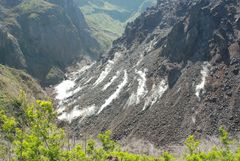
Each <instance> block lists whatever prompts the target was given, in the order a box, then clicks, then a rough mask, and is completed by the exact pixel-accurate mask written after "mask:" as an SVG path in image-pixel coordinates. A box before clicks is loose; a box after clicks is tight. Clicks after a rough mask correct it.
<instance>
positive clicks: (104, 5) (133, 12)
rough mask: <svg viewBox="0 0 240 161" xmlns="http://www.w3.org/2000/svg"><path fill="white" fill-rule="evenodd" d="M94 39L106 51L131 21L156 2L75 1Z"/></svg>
mask: <svg viewBox="0 0 240 161" xmlns="http://www.w3.org/2000/svg"><path fill="white" fill-rule="evenodd" d="M76 2H77V3H78V4H79V6H80V9H81V11H82V12H83V14H84V15H85V18H86V21H87V23H88V24H89V26H90V28H91V30H92V33H93V35H94V37H95V38H96V39H97V40H98V41H99V43H100V44H101V45H102V47H103V48H104V49H105V50H106V49H108V48H109V47H110V46H111V43H112V41H113V40H114V39H116V38H118V37H119V36H121V34H122V33H123V31H124V28H125V25H126V24H127V22H130V21H133V20H134V19H135V18H136V17H137V16H139V15H140V14H141V13H142V12H143V11H144V10H145V9H146V8H147V7H150V6H153V5H154V4H155V3H156V0H76Z"/></svg>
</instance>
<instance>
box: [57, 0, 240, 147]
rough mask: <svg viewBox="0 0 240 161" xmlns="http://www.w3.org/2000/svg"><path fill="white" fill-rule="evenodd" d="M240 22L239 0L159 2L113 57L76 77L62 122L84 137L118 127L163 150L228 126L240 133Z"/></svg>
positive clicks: (117, 134)
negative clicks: (163, 147)
mask: <svg viewBox="0 0 240 161" xmlns="http://www.w3.org/2000/svg"><path fill="white" fill-rule="evenodd" d="M239 17H240V2H238V1H234V0H232V1H221V0H213V1H209V0H195V1H192V0H182V1H178V0H159V2H158V5H157V6H156V7H153V8H151V9H149V10H147V11H146V12H145V13H143V14H142V15H141V16H140V17H139V18H137V19H136V20H135V22H133V23H131V24H128V26H127V28H126V31H125V34H124V35H123V36H122V37H121V38H120V39H118V40H116V41H115V42H114V47H113V48H112V50H111V51H110V52H109V57H108V60H106V59H105V60H102V61H101V62H99V63H96V64H93V65H92V66H91V68H89V69H88V70H87V71H86V72H81V71H79V73H80V74H76V75H75V76H73V77H74V79H76V80H77V81H75V86H74V87H73V88H72V89H71V90H70V91H71V92H72V93H70V95H71V96H69V97H68V98H65V99H64V104H60V107H61V108H62V109H63V110H62V109H61V110H62V111H60V113H59V119H61V120H68V121H70V122H71V123H72V127H73V129H74V131H75V132H78V133H83V132H86V133H87V134H92V135H96V134H97V133H99V132H100V131H102V130H105V129H110V130H112V131H113V134H114V138H116V139H119V140H120V139H123V138H125V139H127V140H128V139H132V138H135V139H143V140H148V141H151V142H152V143H154V144H156V145H165V144H171V143H180V142H181V141H182V140H184V139H185V138H186V137H187V136H188V135H189V134H196V135H197V136H198V137H201V136H205V135H216V134H218V128H219V127H220V126H225V127H226V129H227V130H229V131H230V132H231V134H235V133H237V132H239V130H240V129H239V125H240V124H239V118H240V113H239V111H240V110H239V107H240V101H239V98H240V97H239V96H240V95H239V94H240V92H239V89H240V86H239V85H240V82H239V81H240V74H239V65H240V64H239V33H240V30H239V27H238V19H239ZM74 79H73V80H74ZM79 87H81V89H80V91H78V90H77V91H76V89H79ZM72 109H74V110H73V111H72ZM69 111H70V113H69ZM76 111H77V112H76ZM73 112H75V113H74V114H76V113H78V114H79V115H77V116H76V117H71V116H73V115H72V114H73ZM78 133H76V134H78Z"/></svg>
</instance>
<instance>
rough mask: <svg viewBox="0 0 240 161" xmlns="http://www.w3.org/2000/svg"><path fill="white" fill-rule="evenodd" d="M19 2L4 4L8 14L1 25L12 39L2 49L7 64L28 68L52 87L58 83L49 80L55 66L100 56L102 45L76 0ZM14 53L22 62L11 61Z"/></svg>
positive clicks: (59, 68)
mask: <svg viewBox="0 0 240 161" xmlns="http://www.w3.org/2000/svg"><path fill="white" fill-rule="evenodd" d="M15 2H16V3H11V7H8V6H9V4H7V5H6V4H5V3H4V2H3V3H2V7H5V10H6V11H5V13H6V12H8V14H6V15H5V16H3V18H2V19H1V24H2V26H3V28H4V29H5V30H6V32H7V35H8V39H11V40H9V41H7V42H4V43H8V44H5V46H3V48H1V49H0V50H1V51H2V52H1V55H3V56H2V59H1V60H0V61H1V62H2V63H3V64H6V65H9V66H12V67H16V68H18V67H19V66H21V67H24V68H25V69H26V70H27V71H28V72H29V73H30V74H31V75H33V76H34V77H35V78H37V79H38V80H39V81H40V82H41V84H42V85H44V86H48V85H50V84H51V83H57V81H56V82H54V81H51V82H48V79H47V75H48V74H49V72H50V71H52V69H53V68H54V69H55V68H58V70H61V71H64V70H65V68H66V67H67V66H69V65H70V64H71V63H72V62H73V61H75V60H76V59H78V58H79V57H80V56H88V57H90V58H92V59H97V58H98V54H97V52H96V51H97V48H98V44H97V42H96V41H95V40H94V39H93V38H91V36H90V34H89V33H88V27H87V25H86V22H85V20H84V17H83V16H82V14H81V12H80V10H79V8H77V7H76V6H75V5H74V4H73V1H53V0H51V1H46V0H39V1H33V0H28V1H21V2H20V1H17V0H16V1H15ZM14 4H15V5H14ZM9 13H11V14H9ZM3 14H4V13H3ZM9 36H10V37H9ZM9 42H10V44H9ZM6 45H7V47H6ZM11 46H14V47H11ZM6 48H7V49H6ZM10 50H14V51H10ZM11 55H13V56H14V57H16V59H17V60H16V61H18V59H20V60H21V61H19V62H12V63H9V61H7V60H8V59H11V57H10V56H11ZM3 57H4V58H3ZM18 64H19V65H18ZM60 73H63V72H60ZM54 80H58V79H54Z"/></svg>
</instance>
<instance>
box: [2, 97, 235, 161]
mask: <svg viewBox="0 0 240 161" xmlns="http://www.w3.org/2000/svg"><path fill="white" fill-rule="evenodd" d="M12 108H13V111H17V112H15V113H6V112H5V111H4V110H0V137H1V138H0V160H10V161H18V160H19V161H173V160H178V159H175V158H174V157H173V155H171V154H169V153H168V152H164V153H163V154H162V156H160V157H158V158H157V157H153V156H147V155H140V154H132V153H128V152H124V151H122V150H121V148H120V146H119V145H118V144H117V143H116V142H115V141H114V140H112V139H111V132H110V131H106V132H104V133H101V134H99V135H98V139H99V141H100V142H101V143H102V146H101V147H97V146H96V143H95V141H94V140H88V141H87V146H86V150H83V149H82V147H81V146H80V145H76V146H75V147H73V148H72V149H70V148H69V149H67V150H66V148H65V147H66V145H65V144H64V141H63V140H64V138H65V137H66V136H65V132H64V130H63V129H61V128H58V127H57V125H56V123H55V122H56V113H55V112H54V109H53V105H52V103H51V102H48V101H37V102H36V103H35V104H34V105H29V104H27V102H26V98H25V95H24V94H22V95H21V96H20V97H19V98H18V99H16V100H14V101H13V102H12ZM1 109H4V108H1ZM220 134H221V135H220V139H221V142H222V146H221V147H215V148H213V149H212V150H211V151H209V152H202V151H200V150H199V144H200V142H199V141H197V140H196V139H195V138H194V136H190V137H189V138H188V139H187V140H186V141H185V145H186V147H187V148H188V151H189V152H188V154H184V156H183V157H180V158H184V160H186V161H240V148H239V150H238V151H236V152H233V151H231V150H230V148H229V146H230V144H231V143H232V141H231V140H230V139H229V137H228V133H227V132H226V131H225V130H224V129H223V128H220Z"/></svg>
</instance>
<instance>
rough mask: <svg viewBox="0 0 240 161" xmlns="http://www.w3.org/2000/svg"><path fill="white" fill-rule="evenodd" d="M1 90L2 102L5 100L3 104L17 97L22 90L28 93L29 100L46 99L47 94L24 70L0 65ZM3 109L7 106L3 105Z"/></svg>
mask: <svg viewBox="0 0 240 161" xmlns="http://www.w3.org/2000/svg"><path fill="white" fill-rule="evenodd" d="M0 89H1V90H0V100H4V101H3V102H8V100H11V99H12V98H14V97H17V96H18V95H19V91H22V90H24V91H26V93H27V96H28V99H29V100H34V98H44V97H45V93H44V92H43V90H42V88H41V87H40V85H39V84H38V82H37V81H36V80H34V79H33V78H32V77H31V76H30V75H28V74H26V72H24V71H22V70H17V69H13V68H10V67H6V66H4V65H0ZM1 98H2V99H1ZM3 98H4V99H3ZM0 103H1V101H0ZM1 105H2V104H0V106H1ZM3 107H5V106H4V105H3Z"/></svg>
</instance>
